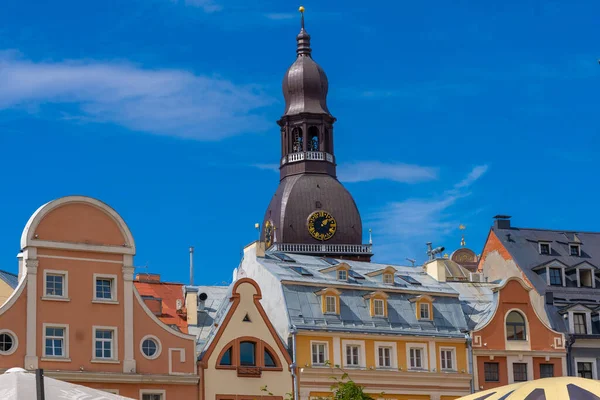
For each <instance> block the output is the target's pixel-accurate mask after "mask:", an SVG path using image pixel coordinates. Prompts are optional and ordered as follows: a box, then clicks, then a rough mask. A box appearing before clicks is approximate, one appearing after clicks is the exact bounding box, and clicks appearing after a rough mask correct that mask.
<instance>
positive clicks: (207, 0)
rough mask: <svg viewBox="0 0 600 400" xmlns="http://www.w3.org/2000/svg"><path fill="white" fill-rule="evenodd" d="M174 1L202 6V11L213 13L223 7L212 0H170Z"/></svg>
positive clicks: (192, 5)
mask: <svg viewBox="0 0 600 400" xmlns="http://www.w3.org/2000/svg"><path fill="white" fill-rule="evenodd" d="M171 1H173V2H175V3H179V2H183V3H184V4H185V5H186V6H191V7H198V8H202V9H203V10H204V12H207V13H213V12H216V11H220V10H222V9H223V7H222V6H221V5H220V4H217V3H216V2H215V1H214V0H171Z"/></svg>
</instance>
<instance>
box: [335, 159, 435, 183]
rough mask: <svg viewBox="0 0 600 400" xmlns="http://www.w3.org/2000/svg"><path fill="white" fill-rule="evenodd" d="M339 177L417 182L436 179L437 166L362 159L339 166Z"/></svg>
mask: <svg viewBox="0 0 600 400" xmlns="http://www.w3.org/2000/svg"><path fill="white" fill-rule="evenodd" d="M338 170H339V172H338V176H339V179H340V180H341V181H343V182H365V181H373V180H389V181H395V182H402V183H417V182H424V181H431V180H435V179H437V177H438V171H437V169H436V168H431V167H423V166H420V165H411V164H402V163H383V162H379V161H360V162H356V163H349V164H344V165H341V166H340V167H339V168H338Z"/></svg>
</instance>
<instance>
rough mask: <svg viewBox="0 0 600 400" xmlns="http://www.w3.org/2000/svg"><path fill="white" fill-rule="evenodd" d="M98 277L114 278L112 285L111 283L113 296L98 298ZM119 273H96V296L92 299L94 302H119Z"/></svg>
mask: <svg viewBox="0 0 600 400" xmlns="http://www.w3.org/2000/svg"><path fill="white" fill-rule="evenodd" d="M97 279H111V280H112V285H111V288H110V290H111V294H112V296H111V298H110V299H101V298H98V295H97V293H96V280H97ZM117 282H118V280H117V275H112V274H94V298H93V300H92V302H93V303H106V304H119V299H118V298H117V293H119V291H118V290H117Z"/></svg>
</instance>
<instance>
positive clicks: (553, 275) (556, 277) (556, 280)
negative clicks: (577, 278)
mask: <svg viewBox="0 0 600 400" xmlns="http://www.w3.org/2000/svg"><path fill="white" fill-rule="evenodd" d="M548 271H549V273H550V285H552V286H562V284H563V281H562V268H549V270H548Z"/></svg>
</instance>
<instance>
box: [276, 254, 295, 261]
mask: <svg viewBox="0 0 600 400" xmlns="http://www.w3.org/2000/svg"><path fill="white" fill-rule="evenodd" d="M271 257H274V258H276V259H277V260H279V261H285V262H296V260H294V259H293V258H292V257H290V256H288V255H287V254H283V253H271Z"/></svg>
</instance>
